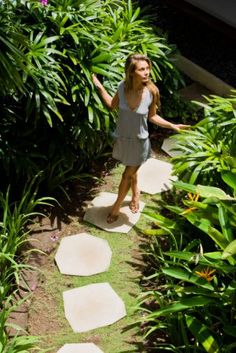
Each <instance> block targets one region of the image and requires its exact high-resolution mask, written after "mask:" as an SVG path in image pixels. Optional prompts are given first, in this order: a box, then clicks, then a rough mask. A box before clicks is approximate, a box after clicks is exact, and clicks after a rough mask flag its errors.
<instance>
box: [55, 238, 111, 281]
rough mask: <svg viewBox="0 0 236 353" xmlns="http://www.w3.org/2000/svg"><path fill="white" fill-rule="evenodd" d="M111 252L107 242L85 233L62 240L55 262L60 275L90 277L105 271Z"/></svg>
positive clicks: (108, 264)
mask: <svg viewBox="0 0 236 353" xmlns="http://www.w3.org/2000/svg"><path fill="white" fill-rule="evenodd" d="M111 256H112V251H111V248H110V246H109V244H108V242H107V241H106V240H104V239H101V238H98V237H95V236H93V235H90V234H87V233H80V234H76V235H71V236H68V237H65V238H62V240H61V242H60V245H59V247H58V250H57V253H56V256H55V261H56V263H57V266H58V268H59V270H60V272H61V273H63V274H66V275H78V276H91V275H94V274H96V273H100V272H104V271H107V270H108V268H109V266H110V262H111Z"/></svg>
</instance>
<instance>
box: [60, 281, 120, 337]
mask: <svg viewBox="0 0 236 353" xmlns="http://www.w3.org/2000/svg"><path fill="white" fill-rule="evenodd" d="M63 299H64V310H65V317H66V319H67V320H68V321H69V324H70V326H71V327H72V329H73V331H74V332H87V331H89V330H93V329H96V328H98V327H103V326H107V325H111V324H113V323H114V322H116V321H118V320H120V319H121V318H123V317H124V316H125V315H126V309H125V305H124V302H123V301H122V299H121V298H120V297H119V296H118V295H117V294H116V292H115V291H114V290H113V289H112V287H111V286H110V285H109V284H108V283H96V284H89V285H87V286H84V287H80V288H74V289H71V290H68V291H65V292H63Z"/></svg>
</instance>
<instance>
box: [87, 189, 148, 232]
mask: <svg viewBox="0 0 236 353" xmlns="http://www.w3.org/2000/svg"><path fill="white" fill-rule="evenodd" d="M116 197H117V194H113V193H110V192H101V193H100V194H99V195H98V196H97V197H95V198H94V199H93V201H92V203H91V205H90V206H89V207H88V209H87V211H86V213H85V215H84V220H85V221H87V222H89V223H92V224H94V225H96V226H97V227H99V228H102V229H104V230H106V231H108V232H119V233H128V232H129V231H130V229H131V228H132V227H133V226H134V225H135V223H137V222H138V220H139V217H140V212H138V213H132V212H131V210H130V209H129V203H130V201H131V197H130V196H127V197H126V198H125V200H124V202H123V205H122V207H121V209H120V214H119V218H118V219H117V221H115V222H113V223H111V224H108V223H107V221H106V219H107V215H108V214H109V212H110V210H111V208H112V205H113V204H114V202H115V200H116ZM144 206H145V203H144V202H142V201H140V202H139V211H142V210H143V208H144Z"/></svg>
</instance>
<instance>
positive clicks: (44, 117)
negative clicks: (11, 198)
mask: <svg viewBox="0 0 236 353" xmlns="http://www.w3.org/2000/svg"><path fill="white" fill-rule="evenodd" d="M0 23H1V25H0V45H1V56H0V70H1V71H0V77H1V78H0V101H1V107H2V119H1V122H0V131H1V135H0V167H1V170H2V185H1V188H2V189H3V187H5V188H6V187H7V184H8V183H9V181H10V182H12V181H14V182H16V180H18V182H24V181H25V180H28V179H29V180H30V179H31V178H32V176H34V175H35V174H37V173H38V172H39V171H40V170H43V172H44V174H43V176H42V178H43V179H44V184H45V185H44V186H46V187H47V188H48V189H54V188H56V187H58V186H59V185H61V184H62V183H63V182H64V181H65V180H68V179H70V178H75V177H77V176H78V175H79V174H80V173H81V171H82V170H84V169H85V167H86V166H88V165H89V162H90V161H91V159H94V158H99V156H100V155H101V154H102V153H103V152H104V151H105V149H106V147H107V146H108V145H109V143H110V134H109V131H110V130H111V129H112V128H113V126H114V120H115V115H114V114H113V115H112V114H111V113H109V112H108V111H107V110H106V109H105V108H104V107H103V105H102V104H101V101H100V98H99V96H98V94H97V92H96V90H95V89H94V85H93V82H92V80H91V73H92V72H94V73H96V74H98V75H100V76H101V78H102V79H103V82H104V85H105V86H106V88H107V89H108V90H109V92H111V93H112V92H114V90H115V87H116V86H117V83H118V81H119V80H121V79H122V75H123V64H124V60H125V58H126V56H127V55H128V54H129V53H131V52H143V53H147V54H148V55H149V57H150V58H151V59H152V61H153V64H154V65H153V79H154V81H158V80H159V81H161V80H163V77H164V80H165V87H166V89H167V90H169V91H173V89H175V88H176V87H177V86H178V82H179V74H178V73H177V71H176V70H175V69H174V68H173V65H172V64H171V62H170V59H169V56H170V54H171V51H172V49H170V47H169V46H168V45H167V43H166V40H165V39H164V38H161V37H159V36H157V35H156V34H155V33H154V31H153V30H152V28H151V27H150V26H149V24H148V17H142V16H141V13H140V8H139V7H137V6H135V5H132V2H131V1H123V0H115V1H108V0H100V1H94V0H85V1H79V0H50V1H46V2H45V1H41V2H40V1H36V0H35V1H34V0H32V1H28V0H15V1H7V0H4V1H1V3H0ZM4 180H5V185H4V184H3V181H4Z"/></svg>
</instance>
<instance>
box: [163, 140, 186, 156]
mask: <svg viewBox="0 0 236 353" xmlns="http://www.w3.org/2000/svg"><path fill="white" fill-rule="evenodd" d="M161 149H162V150H163V151H164V152H166V153H167V154H168V155H169V156H171V157H175V156H179V155H181V154H182V152H181V151H180V150H178V144H177V139H176V138H175V137H174V136H172V137H169V138H167V139H165V140H164V141H163V144H162V146H161Z"/></svg>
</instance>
